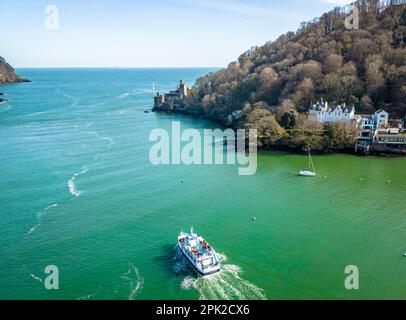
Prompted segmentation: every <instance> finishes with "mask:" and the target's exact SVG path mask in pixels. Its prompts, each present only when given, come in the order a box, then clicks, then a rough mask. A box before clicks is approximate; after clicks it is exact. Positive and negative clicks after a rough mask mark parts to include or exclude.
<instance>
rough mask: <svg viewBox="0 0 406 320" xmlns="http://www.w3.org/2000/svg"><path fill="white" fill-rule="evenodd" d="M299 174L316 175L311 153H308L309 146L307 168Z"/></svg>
mask: <svg viewBox="0 0 406 320" xmlns="http://www.w3.org/2000/svg"><path fill="white" fill-rule="evenodd" d="M299 176H302V177H315V176H317V173H316V169H315V167H314V163H313V159H312V155H311V154H310V148H309V169H306V170H302V171H300V173H299Z"/></svg>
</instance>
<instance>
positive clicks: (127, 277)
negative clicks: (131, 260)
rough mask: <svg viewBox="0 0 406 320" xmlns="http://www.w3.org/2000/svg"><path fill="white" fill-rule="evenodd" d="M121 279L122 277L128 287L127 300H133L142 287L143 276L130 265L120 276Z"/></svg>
mask: <svg viewBox="0 0 406 320" xmlns="http://www.w3.org/2000/svg"><path fill="white" fill-rule="evenodd" d="M122 279H124V281H125V283H126V285H127V286H128V289H129V294H128V300H135V298H136V297H137V295H138V294H139V293H140V292H141V291H142V289H143V288H144V278H143V277H142V276H141V274H140V272H139V270H138V268H137V267H135V266H134V265H132V266H131V267H130V269H128V271H127V272H126V273H125V274H124V275H123V276H122Z"/></svg>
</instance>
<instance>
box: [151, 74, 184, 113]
mask: <svg viewBox="0 0 406 320" xmlns="http://www.w3.org/2000/svg"><path fill="white" fill-rule="evenodd" d="M188 93H189V88H188V86H187V85H186V84H185V83H184V82H183V81H182V80H180V82H179V84H178V87H177V89H176V90H171V91H169V92H168V93H165V94H161V93H159V92H157V94H156V95H155V97H154V109H155V110H175V109H179V108H181V107H183V105H184V100H185V98H186V97H187V95H188Z"/></svg>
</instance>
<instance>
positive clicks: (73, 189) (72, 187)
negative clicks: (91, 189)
mask: <svg viewBox="0 0 406 320" xmlns="http://www.w3.org/2000/svg"><path fill="white" fill-rule="evenodd" d="M87 171H88V170H87V169H83V170H82V171H80V172H77V173H75V174H74V175H73V176H72V178H71V179H70V180H69V181H68V187H69V192H70V193H71V194H73V195H74V196H76V197H79V196H80V195H81V194H82V192H81V191H79V190H78V189H77V188H76V186H75V180H76V178H77V177H79V176H80V175H82V174H85V173H87Z"/></svg>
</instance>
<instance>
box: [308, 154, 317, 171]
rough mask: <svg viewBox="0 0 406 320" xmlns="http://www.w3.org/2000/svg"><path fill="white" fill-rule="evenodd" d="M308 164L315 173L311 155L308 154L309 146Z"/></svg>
mask: <svg viewBox="0 0 406 320" xmlns="http://www.w3.org/2000/svg"><path fill="white" fill-rule="evenodd" d="M309 166H310V168H311V169H312V171H313V172H314V173H316V168H315V167H314V163H313V159H312V155H311V154H310V148H309Z"/></svg>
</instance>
